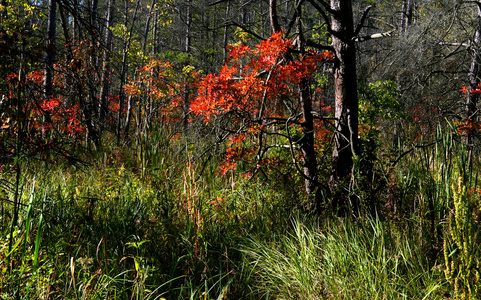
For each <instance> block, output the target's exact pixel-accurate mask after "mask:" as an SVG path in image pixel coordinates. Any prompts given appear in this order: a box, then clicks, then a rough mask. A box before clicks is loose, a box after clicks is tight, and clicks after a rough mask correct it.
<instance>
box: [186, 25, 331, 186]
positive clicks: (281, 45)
mask: <svg viewBox="0 0 481 300" xmlns="http://www.w3.org/2000/svg"><path fill="white" fill-rule="evenodd" d="M293 50H294V49H293V41H292V40H290V39H285V38H283V37H282V32H277V33H274V34H273V35H272V36H271V37H270V38H269V39H267V40H266V41H263V42H261V43H259V44H258V45H256V46H255V47H253V48H251V47H249V46H245V45H238V46H236V47H232V49H231V53H230V57H229V60H228V63H227V64H225V65H224V66H223V68H222V69H221V71H220V73H219V74H217V75H216V74H209V75H207V76H206V77H205V78H204V79H203V80H202V81H201V82H200V84H199V87H198V96H197V98H196V99H195V100H194V101H193V102H192V105H191V110H192V111H193V112H194V113H195V114H196V115H199V116H202V117H203V118H204V120H205V121H206V122H210V121H211V120H213V119H216V118H218V117H220V116H222V118H223V120H227V122H221V123H222V124H224V125H223V129H224V130H225V132H226V133H227V134H228V135H230V136H231V137H230V141H229V144H228V145H229V148H228V149H227V150H226V153H225V154H226V160H225V163H224V164H223V165H222V168H223V169H222V173H225V172H226V171H228V170H229V169H233V168H235V167H236V162H237V161H239V160H240V159H245V160H246V161H250V162H251V163H253V165H254V166H255V168H254V172H256V171H257V170H259V169H260V166H262V165H263V164H265V163H266V162H269V161H277V160H275V159H274V158H275V154H274V153H273V152H275V153H276V154H280V156H281V157H282V156H284V157H289V156H290V157H291V160H292V165H293V166H295V167H296V169H297V171H299V173H300V174H301V176H303V177H304V179H305V181H306V192H307V193H308V194H310V195H312V194H313V193H314V192H315V190H316V187H317V186H318V182H317V176H316V175H315V174H309V173H307V172H306V170H307V169H308V168H309V167H310V166H308V164H310V161H312V160H311V159H310V158H309V157H306V153H308V152H307V151H305V149H307V146H306V144H307V143H308V142H309V136H311V135H316V134H317V132H312V131H313V130H309V131H308V130H306V126H305V124H306V123H307V122H306V117H305V116H306V111H308V112H309V113H311V112H312V110H313V102H314V101H313V94H314V92H313V91H314V90H315V89H313V84H312V78H313V75H314V73H315V72H316V71H317V70H318V69H319V67H320V65H321V64H322V62H324V61H326V60H329V59H331V58H332V56H331V54H330V53H329V52H314V51H307V52H305V53H302V52H301V54H298V55H297V57H294V55H295V51H293ZM319 119H321V118H319ZM315 128H319V126H316V127H315ZM318 136H325V134H324V133H323V134H321V135H318ZM310 146H313V145H310ZM309 148H310V147H309ZM272 149H283V150H281V151H270V150H272ZM311 152H314V151H311ZM312 154H313V155H315V153H312ZM301 160H302V161H303V162H304V163H303V165H302V167H300V166H299V161H301Z"/></svg>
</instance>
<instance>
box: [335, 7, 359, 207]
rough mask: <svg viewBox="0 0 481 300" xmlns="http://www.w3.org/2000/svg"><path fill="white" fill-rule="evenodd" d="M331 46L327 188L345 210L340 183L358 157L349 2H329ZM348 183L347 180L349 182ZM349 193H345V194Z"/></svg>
mask: <svg viewBox="0 0 481 300" xmlns="http://www.w3.org/2000/svg"><path fill="white" fill-rule="evenodd" d="M331 9H332V11H333V12H332V13H331V29H332V46H333V48H334V52H335V53H334V54H335V61H334V89H335V117H336V121H335V130H336V131H335V133H334V149H333V153H332V167H331V178H330V188H331V190H332V191H333V192H334V195H336V194H337V195H339V196H338V197H336V196H335V197H334V200H333V201H334V203H333V205H334V208H336V207H339V208H341V207H347V204H348V203H347V202H346V201H347V197H346V196H345V195H343V194H344V193H346V192H343V191H341V190H340V189H341V186H340V184H341V181H343V180H346V179H349V176H350V175H353V174H352V172H353V167H354V159H355V157H357V155H358V154H359V145H358V144H359V142H358V109H359V104H358V98H357V78H356V49H355V46H354V39H353V38H354V26H353V15H352V3H351V1H350V0H331ZM349 182H350V181H349ZM349 192H350V191H349V190H348V191H347V193H349Z"/></svg>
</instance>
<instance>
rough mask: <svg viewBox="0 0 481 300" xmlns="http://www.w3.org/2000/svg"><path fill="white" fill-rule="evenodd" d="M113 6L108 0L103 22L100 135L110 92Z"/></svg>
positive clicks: (113, 1) (112, 1)
mask: <svg viewBox="0 0 481 300" xmlns="http://www.w3.org/2000/svg"><path fill="white" fill-rule="evenodd" d="M114 6H115V0H109V2H108V6H107V23H106V24H105V27H106V28H105V49H104V53H103V58H102V72H101V75H100V76H101V82H100V95H99V112H98V114H99V120H100V124H99V133H100V135H102V132H103V129H104V122H103V120H104V119H105V116H106V113H107V106H108V101H107V100H108V99H107V98H108V95H109V93H110V79H109V76H110V51H111V50H112V38H113V34H112V31H111V30H110V27H111V26H112V20H113V12H114V10H113V8H114Z"/></svg>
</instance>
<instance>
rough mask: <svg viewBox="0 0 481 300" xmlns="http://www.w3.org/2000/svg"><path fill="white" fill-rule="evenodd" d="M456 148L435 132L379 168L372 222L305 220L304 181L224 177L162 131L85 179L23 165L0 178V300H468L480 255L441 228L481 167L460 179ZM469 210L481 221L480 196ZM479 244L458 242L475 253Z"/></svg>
mask: <svg viewBox="0 0 481 300" xmlns="http://www.w3.org/2000/svg"><path fill="white" fill-rule="evenodd" d="M454 136H455V135H454V134H452V132H449V130H446V131H444V132H443V131H439V132H438V136H437V140H438V143H436V144H434V145H433V146H430V147H423V148H419V149H416V150H415V151H412V152H410V153H409V154H408V155H406V156H404V157H403V159H402V160H400V161H399V162H398V163H397V164H396V165H395V166H394V167H390V168H387V167H385V165H386V164H388V162H387V161H378V162H377V166H376V169H375V172H377V173H376V178H383V180H380V181H379V182H376V187H380V188H377V190H376V192H375V193H374V192H369V193H362V191H359V192H357V191H354V192H356V193H357V195H363V196H360V203H361V204H363V203H370V204H372V203H375V208H376V210H375V211H374V213H372V211H373V210H372V209H365V210H363V211H365V213H361V214H360V215H359V217H358V218H357V219H352V218H344V219H338V218H334V217H329V216H322V218H318V217H316V216H314V215H312V214H311V213H310V212H309V211H306V208H305V206H304V205H303V204H302V203H303V200H304V199H303V198H304V196H303V194H302V180H300V179H299V178H295V177H292V178H291V179H289V178H288V176H285V175H279V174H276V173H273V172H271V173H269V171H268V170H266V172H265V173H264V174H263V175H262V176H257V177H255V178H253V179H251V178H246V177H242V176H240V174H234V173H228V174H227V175H226V176H218V175H217V173H216V168H217V166H218V164H219V161H218V156H217V154H218V153H220V150H219V149H216V148H215V147H214V148H208V147H207V143H205V141H199V139H189V138H180V139H173V133H172V132H170V131H168V130H167V129H162V130H160V129H159V130H157V131H156V132H154V133H152V134H151V135H150V136H146V137H145V140H143V141H141V142H139V144H138V145H136V144H134V145H132V146H131V147H114V146H112V147H108V146H105V148H104V150H103V151H102V152H94V153H90V154H87V155H86V156H85V157H84V159H85V161H88V162H89V164H87V165H82V164H77V165H72V164H69V163H67V162H59V163H58V164H57V165H56V164H48V163H45V162H38V161H28V160H24V161H21V162H20V163H21V170H22V172H21V174H20V175H21V176H19V177H17V176H16V173H15V169H14V168H10V169H9V170H8V171H5V172H4V173H2V174H1V175H0V176H1V178H0V179H1V180H2V181H1V183H2V184H1V186H0V198H1V199H2V201H1V207H0V262H1V263H0V297H2V298H5V299H47V298H50V299H162V298H165V299H449V298H456V297H458V298H462V296H463V295H464V296H465V298H469V296H470V295H469V293H466V292H465V291H461V290H455V289H454V287H455V286H456V284H455V283H454V282H455V277H456V270H458V269H459V270H463V268H462V264H461V263H462V261H463V260H467V259H470V257H479V249H478V248H475V249H462V246H459V245H457V244H455V243H453V241H452V238H450V236H455V235H453V234H456V233H455V232H454V231H452V230H454V229H453V228H454V227H453V226H451V227H449V226H447V223H448V219H449V218H450V217H449V215H450V212H453V211H454V210H455V209H456V207H455V206H454V204H453V197H454V195H455V193H456V191H455V190H454V188H453V184H454V183H456V182H458V179H459V178H461V181H462V184H463V186H465V187H466V188H467V189H468V190H469V189H470V188H472V189H479V188H478V187H477V185H478V183H477V178H478V175H477V171H476V170H477V166H479V162H478V161H477V160H474V161H473V162H472V166H467V165H466V157H465V156H464V155H463V153H465V151H464V149H463V148H462V145H461V144H460V143H459V142H457V141H456V140H455V139H453V137H454ZM105 145H108V143H105ZM403 150H408V149H401V151H403ZM202 153H203V154H204V155H200V154H202ZM92 157H93V158H92ZM474 157H477V156H476V155H475V156H474ZM17 178H18V187H19V189H18V191H19V193H18V194H17V199H18V202H19V206H18V207H19V209H18V221H17V223H16V224H14V226H12V220H13V219H14V214H15V210H14V208H13V205H12V202H13V200H14V199H15V190H16V189H15V186H16V180H17ZM289 180H290V181H289ZM363 197H365V198H363ZM368 197H373V198H368ZM466 197H468V196H466ZM469 199H470V201H471V202H470V207H471V208H472V210H473V213H477V212H478V210H479V209H480V207H481V205H480V203H479V201H478V200H477V198H476V194H472V195H471V194H470V196H469ZM458 206H459V205H458ZM459 207H461V206H459ZM368 211H369V212H371V213H367V212H368ZM459 215H460V214H458V215H457V216H459ZM464 215H465V216H466V217H465V218H466V219H467V220H471V221H470V222H478V219H477V218H478V216H477V215H476V214H475V215H473V216H470V215H469V218H468V215H466V214H464ZM451 219H453V217H451ZM458 219H459V217H458ZM466 224H467V223H466ZM468 225H469V224H468ZM468 225H466V226H468ZM475 225H476V226H477V223H475ZM469 226H471V227H469V228H474V227H472V225H469ZM473 226H474V225H473ZM456 228H458V229H457V230H460V231H462V226H458V227H456ZM471 232H474V231H471ZM473 234H474V236H471V237H466V239H473V238H474V241H475V242H480V241H478V240H479V238H478V237H477V235H476V234H475V233H473ZM447 242H448V244H446V243H447ZM475 244H476V243H475ZM446 245H447V246H446ZM444 247H446V248H449V253H447V254H448V256H447V257H448V260H450V262H451V263H453V266H454V269H450V270H454V273H450V274H451V275H450V276H451V277H449V278H446V276H445V272H444V270H445V253H444V252H445V251H444ZM9 249H10V250H9ZM443 251H444V252H443ZM459 251H463V252H462V253H467V254H463V255H464V256H458V254H457V253H459ZM477 267H478V266H477V265H475V268H477ZM465 273H466V270H465V272H464V273H463V274H465ZM452 274H454V275H452ZM470 274H471V273H470ZM472 274H475V273H472ZM453 276H454V277H453ZM462 286H463V285H459V284H458V287H462ZM464 286H466V285H464ZM477 287H479V283H475V284H474V285H473V290H475V289H477Z"/></svg>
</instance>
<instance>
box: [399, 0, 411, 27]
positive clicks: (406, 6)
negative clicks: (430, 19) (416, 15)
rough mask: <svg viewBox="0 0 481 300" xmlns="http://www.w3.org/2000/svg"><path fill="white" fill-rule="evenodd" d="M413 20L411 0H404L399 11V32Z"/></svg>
mask: <svg viewBox="0 0 481 300" xmlns="http://www.w3.org/2000/svg"><path fill="white" fill-rule="evenodd" d="M412 21H413V0H404V1H403V6H402V12H401V28H400V30H399V31H400V33H404V32H406V30H407V28H408V27H409V25H411V23H412Z"/></svg>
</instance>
